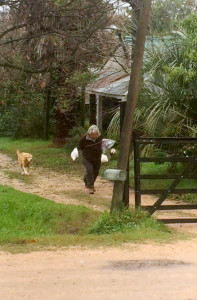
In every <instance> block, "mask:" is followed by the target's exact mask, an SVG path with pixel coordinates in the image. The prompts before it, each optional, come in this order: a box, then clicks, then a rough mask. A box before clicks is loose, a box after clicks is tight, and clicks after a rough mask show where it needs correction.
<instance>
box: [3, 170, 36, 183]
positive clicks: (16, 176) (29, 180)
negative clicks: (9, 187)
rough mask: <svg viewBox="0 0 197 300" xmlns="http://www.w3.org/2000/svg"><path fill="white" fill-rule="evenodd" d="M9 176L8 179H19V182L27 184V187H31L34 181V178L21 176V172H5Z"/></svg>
mask: <svg viewBox="0 0 197 300" xmlns="http://www.w3.org/2000/svg"><path fill="white" fill-rule="evenodd" d="M3 172H4V173H5V174H6V175H7V176H8V178H10V179H18V180H19V181H21V182H23V183H25V184H27V185H30V184H32V183H33V181H34V176H32V175H31V176H24V175H21V174H20V173H19V172H17V171H10V170H4V171H3Z"/></svg>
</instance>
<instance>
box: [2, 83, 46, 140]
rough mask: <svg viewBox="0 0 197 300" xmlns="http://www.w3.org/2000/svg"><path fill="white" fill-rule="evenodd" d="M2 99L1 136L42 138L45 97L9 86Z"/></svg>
mask: <svg viewBox="0 0 197 300" xmlns="http://www.w3.org/2000/svg"><path fill="white" fill-rule="evenodd" d="M0 98H1V99H2V105H1V115H0V116H1V117H0V136H11V137H30V138H41V137H43V132H44V95H43V94H42V93H39V92H36V91H34V92H33V91H31V90H23V89H22V88H21V87H20V86H11V85H10V86H7V88H6V89H2V90H1V92H0Z"/></svg>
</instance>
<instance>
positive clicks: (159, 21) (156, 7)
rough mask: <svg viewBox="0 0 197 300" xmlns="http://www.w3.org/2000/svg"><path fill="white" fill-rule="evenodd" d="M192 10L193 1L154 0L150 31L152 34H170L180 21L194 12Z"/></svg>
mask: <svg viewBox="0 0 197 300" xmlns="http://www.w3.org/2000/svg"><path fill="white" fill-rule="evenodd" d="M194 9H195V0H184V1H183V0H173V1H171V0H165V1H163V0H154V1H153V5H152V13H153V17H152V21H151V29H152V31H153V32H160V33H166V32H170V31H172V30H173V29H174V28H175V26H176V24H177V23H178V22H179V21H180V20H182V19H183V18H185V17H186V16H187V15H189V14H191V13H192V12H194Z"/></svg>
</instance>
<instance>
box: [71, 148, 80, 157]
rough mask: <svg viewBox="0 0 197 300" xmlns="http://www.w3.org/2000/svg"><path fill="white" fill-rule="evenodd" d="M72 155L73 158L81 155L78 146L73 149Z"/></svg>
mask: <svg viewBox="0 0 197 300" xmlns="http://www.w3.org/2000/svg"><path fill="white" fill-rule="evenodd" d="M70 156H71V158H72V160H76V159H77V158H78V157H79V151H78V149H77V147H76V148H75V149H73V151H72V152H71V155H70Z"/></svg>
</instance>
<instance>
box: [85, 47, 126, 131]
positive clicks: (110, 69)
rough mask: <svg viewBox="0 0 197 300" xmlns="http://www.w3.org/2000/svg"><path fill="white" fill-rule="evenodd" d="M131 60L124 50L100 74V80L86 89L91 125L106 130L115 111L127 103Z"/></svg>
mask: <svg viewBox="0 0 197 300" xmlns="http://www.w3.org/2000/svg"><path fill="white" fill-rule="evenodd" d="M129 71H130V60H129V59H128V55H125V53H124V52H123V50H122V48H121V47H120V48H118V50H117V51H116V53H115V55H114V56H113V57H112V58H111V59H110V60H109V61H108V62H107V63H106V64H105V66H104V68H103V69H102V70H101V71H100V72H99V76H98V78H97V79H96V80H95V81H94V82H93V83H92V84H89V85H87V87H86V104H89V112H90V123H91V124H95V123H96V124H97V126H98V127H99V128H100V129H106V128H107V127H108V125H109V122H110V120H111V118H112V113H113V110H114V109H115V108H116V107H117V106H118V105H120V104H121V103H125V102H126V98H127V93H128V85H129V79H130V75H129Z"/></svg>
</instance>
